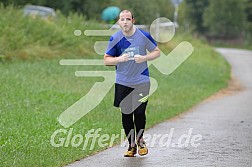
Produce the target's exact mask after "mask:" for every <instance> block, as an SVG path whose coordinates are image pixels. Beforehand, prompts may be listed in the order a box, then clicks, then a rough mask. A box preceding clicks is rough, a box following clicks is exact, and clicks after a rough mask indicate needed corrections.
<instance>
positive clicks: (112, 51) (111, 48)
mask: <svg viewBox="0 0 252 167" xmlns="http://www.w3.org/2000/svg"><path fill="white" fill-rule="evenodd" d="M116 45H117V42H116V41H115V40H114V37H113V36H111V37H110V38H109V42H108V47H107V49H106V54H108V55H110V56H113V57H115V56H116Z"/></svg>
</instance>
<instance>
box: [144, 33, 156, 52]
mask: <svg viewBox="0 0 252 167" xmlns="http://www.w3.org/2000/svg"><path fill="white" fill-rule="evenodd" d="M145 36H146V37H147V38H148V40H147V41H146V49H147V50H148V51H149V52H151V51H153V50H154V49H155V48H156V47H157V43H156V41H155V40H154V39H153V38H152V37H151V35H150V34H149V33H146V34H145Z"/></svg>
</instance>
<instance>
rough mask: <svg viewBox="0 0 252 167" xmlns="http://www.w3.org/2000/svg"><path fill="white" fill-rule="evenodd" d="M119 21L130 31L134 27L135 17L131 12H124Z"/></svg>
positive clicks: (122, 26)
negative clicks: (133, 17)
mask: <svg viewBox="0 0 252 167" xmlns="http://www.w3.org/2000/svg"><path fill="white" fill-rule="evenodd" d="M118 23H119V25H120V27H121V29H122V30H123V31H124V32H130V31H131V30H132V27H133V23H134V19H132V15H131V13H130V12H123V13H121V14H120V17H119V20H118Z"/></svg>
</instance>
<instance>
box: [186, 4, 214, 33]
mask: <svg viewBox="0 0 252 167" xmlns="http://www.w3.org/2000/svg"><path fill="white" fill-rule="evenodd" d="M208 4H209V0H185V5H186V8H185V9H186V11H185V15H186V16H187V17H186V19H187V20H188V21H189V22H190V25H191V27H193V28H192V29H193V30H194V31H197V32H199V33H201V34H204V33H205V32H206V30H207V29H206V27H205V26H204V25H203V14H204V11H205V9H206V8H207V7H208Z"/></svg>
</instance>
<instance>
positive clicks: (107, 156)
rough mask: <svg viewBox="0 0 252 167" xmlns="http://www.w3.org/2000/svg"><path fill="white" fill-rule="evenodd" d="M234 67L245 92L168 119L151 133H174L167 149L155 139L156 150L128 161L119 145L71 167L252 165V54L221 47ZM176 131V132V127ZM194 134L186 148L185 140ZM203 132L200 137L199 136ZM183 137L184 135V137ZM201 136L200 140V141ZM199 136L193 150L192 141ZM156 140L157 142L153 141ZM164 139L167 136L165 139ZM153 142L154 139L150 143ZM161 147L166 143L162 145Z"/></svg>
mask: <svg viewBox="0 0 252 167" xmlns="http://www.w3.org/2000/svg"><path fill="white" fill-rule="evenodd" d="M217 51H218V52H220V53H221V54H222V55H224V57H225V58H226V59H227V61H228V62H229V63H230V64H231V65H232V70H233V75H234V77H235V78H236V79H238V80H239V82H240V83H241V85H242V87H243V89H241V90H240V91H236V92H233V93H231V94H229V95H228V96H221V97H219V98H215V99H213V100H208V101H204V102H202V103H201V104H200V105H198V106H196V107H195V108H194V109H193V111H190V112H187V113H185V114H182V115H181V116H180V117H179V118H176V119H172V120H168V121H166V122H163V123H161V124H159V125H156V126H155V127H153V128H151V129H149V130H147V132H146V134H148V135H151V136H152V137H154V136H155V134H157V135H158V134H163V135H165V134H166V135H167V134H170V135H171V132H172V130H174V132H173V137H172V140H171V142H170V144H167V147H160V145H159V144H160V142H161V141H166V142H167V143H169V142H168V139H167V138H168V137H167V138H166V140H161V139H160V138H159V139H160V140H158V139H157V140H156V142H155V144H154V147H150V148H149V154H148V155H147V156H144V157H140V156H136V157H134V158H124V157H123V153H124V151H125V150H126V147H121V146H115V147H113V148H109V149H107V150H105V151H103V152H100V153H98V154H96V155H94V156H91V157H88V158H85V159H83V160H81V161H78V162H75V163H73V164H71V165H70V166H73V167H78V166H92V167H93V166H96V167H97V166H107V167H111V166H113V167H114V166H115V167H116V166H121V167H123V166H129V167H131V166H132V167H133V166H137V167H141V166H149V167H153V166H155V167H156V166H171V167H176V166H218V167H219V166H220V167H222V166H228V167H240V166H241V167H251V166H252V52H251V51H244V50H235V49H222V48H219V49H217ZM172 128H174V129H172ZM190 128H193V129H192V135H191V138H190V140H189V141H190V142H189V145H188V147H181V145H180V144H183V143H185V140H186V139H185V138H184V140H182V142H180V139H181V138H182V137H186V136H185V135H186V134H188V133H190ZM197 134H199V135H198V136H195V135H197ZM183 135H184V136H183ZM200 135H201V136H202V139H201V140H199V139H200ZM193 136H195V139H197V140H198V141H196V142H195V143H194V144H200V145H199V146H198V147H193V146H192V144H191V141H192V140H191V139H192V138H193ZM152 139H153V138H152ZM163 139H165V138H163ZM150 141H154V140H150ZM161 144H165V143H164V142H163V143H161Z"/></svg>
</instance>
